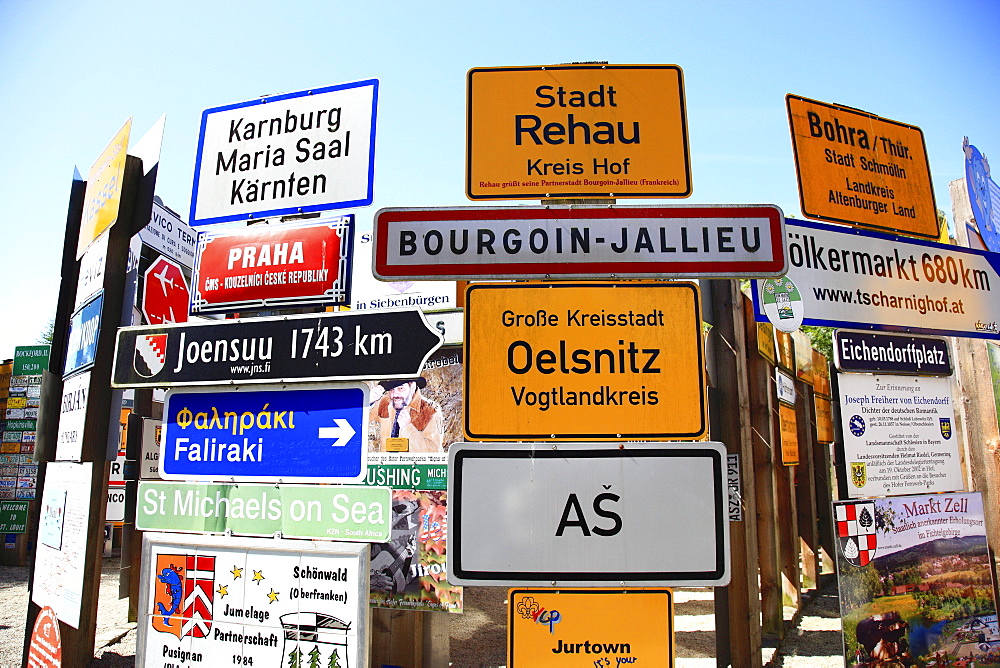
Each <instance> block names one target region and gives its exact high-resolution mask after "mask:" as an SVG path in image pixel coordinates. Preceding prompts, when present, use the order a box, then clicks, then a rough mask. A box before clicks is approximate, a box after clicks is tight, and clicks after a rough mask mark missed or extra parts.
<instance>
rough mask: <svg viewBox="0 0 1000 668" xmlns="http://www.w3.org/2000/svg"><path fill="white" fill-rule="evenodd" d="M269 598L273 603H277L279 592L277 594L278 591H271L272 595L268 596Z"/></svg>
mask: <svg viewBox="0 0 1000 668" xmlns="http://www.w3.org/2000/svg"><path fill="white" fill-rule="evenodd" d="M267 597H268V598H269V599H271V603H274V602H275V601H277V600H278V592H276V591H274V590H273V589H272V590H271V593H270V594H268V595H267Z"/></svg>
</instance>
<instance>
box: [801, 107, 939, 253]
mask: <svg viewBox="0 0 1000 668" xmlns="http://www.w3.org/2000/svg"><path fill="white" fill-rule="evenodd" d="M785 102H786V105H787V107H788V120H789V123H790V125H791V132H792V147H793V150H794V153H795V169H796V171H797V172H798V178H799V201H800V202H801V204H802V213H803V214H804V215H805V216H807V217H809V218H818V219H820V220H833V221H837V222H841V223H848V224H851V225H854V226H856V227H866V228H869V229H875V230H881V231H883V232H891V233H894V234H904V235H907V236H912V237H920V238H923V239H935V240H936V239H937V238H938V218H937V205H936V204H935V203H934V190H933V187H932V185H931V169H930V165H929V164H928V162H927V148H926V146H925V145H924V134H923V132H921V130H920V128H918V127H916V126H913V125H906V124H904V123H898V122H896V121H891V120H888V119H886V118H880V117H879V116H875V115H874V114H869V113H865V112H863V111H858V110H857V109H851V108H849V107H842V106H838V105H834V104H827V103H825V102H817V101H816V100H810V99H807V98H804V97H799V96H797V95H787V96H785Z"/></svg>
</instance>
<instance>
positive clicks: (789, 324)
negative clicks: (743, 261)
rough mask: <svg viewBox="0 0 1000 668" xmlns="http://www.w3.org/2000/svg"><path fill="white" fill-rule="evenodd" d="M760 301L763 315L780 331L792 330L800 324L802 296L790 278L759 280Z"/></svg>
mask: <svg viewBox="0 0 1000 668" xmlns="http://www.w3.org/2000/svg"><path fill="white" fill-rule="evenodd" d="M760 285H761V288H760V303H761V306H762V307H763V309H764V315H766V316H767V319H768V320H770V321H771V324H772V325H774V326H775V327H777V328H778V329H779V330H780V331H782V332H794V331H795V330H797V329H798V328H799V325H801V324H802V297H801V296H800V295H799V289H798V288H797V287H795V283H793V282H792V279H790V278H785V277H782V278H769V279H767V280H766V281H763V282H761V284H760Z"/></svg>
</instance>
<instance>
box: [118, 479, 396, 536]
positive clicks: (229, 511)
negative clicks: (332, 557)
mask: <svg viewBox="0 0 1000 668" xmlns="http://www.w3.org/2000/svg"><path fill="white" fill-rule="evenodd" d="M390 496H391V492H390V490H389V488H388V487H360V486H357V487H356V486H348V485H283V484H277V485H269V484H249V483H240V484H230V483H187V482H160V481H151V482H140V483H139V501H138V505H137V509H136V517H135V524H136V528H137V529H140V530H142V531H181V532H191V533H226V532H227V531H230V532H232V533H234V534H237V535H241V536H273V535H275V534H276V533H278V532H280V533H281V535H282V536H283V537H285V538H322V539H327V540H336V541H359V542H369V543H380V542H386V541H388V540H389V523H390V521H391V520H392V506H391V498H390Z"/></svg>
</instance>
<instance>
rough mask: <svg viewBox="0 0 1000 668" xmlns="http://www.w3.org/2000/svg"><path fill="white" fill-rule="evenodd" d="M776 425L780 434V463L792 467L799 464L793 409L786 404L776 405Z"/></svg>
mask: <svg viewBox="0 0 1000 668" xmlns="http://www.w3.org/2000/svg"><path fill="white" fill-rule="evenodd" d="M778 424H779V427H780V434H781V463H782V464H784V465H785V466H792V465H794V464H798V463H799V429H798V422H797V421H796V417H795V409H794V408H793V407H791V406H789V405H788V404H778Z"/></svg>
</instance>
